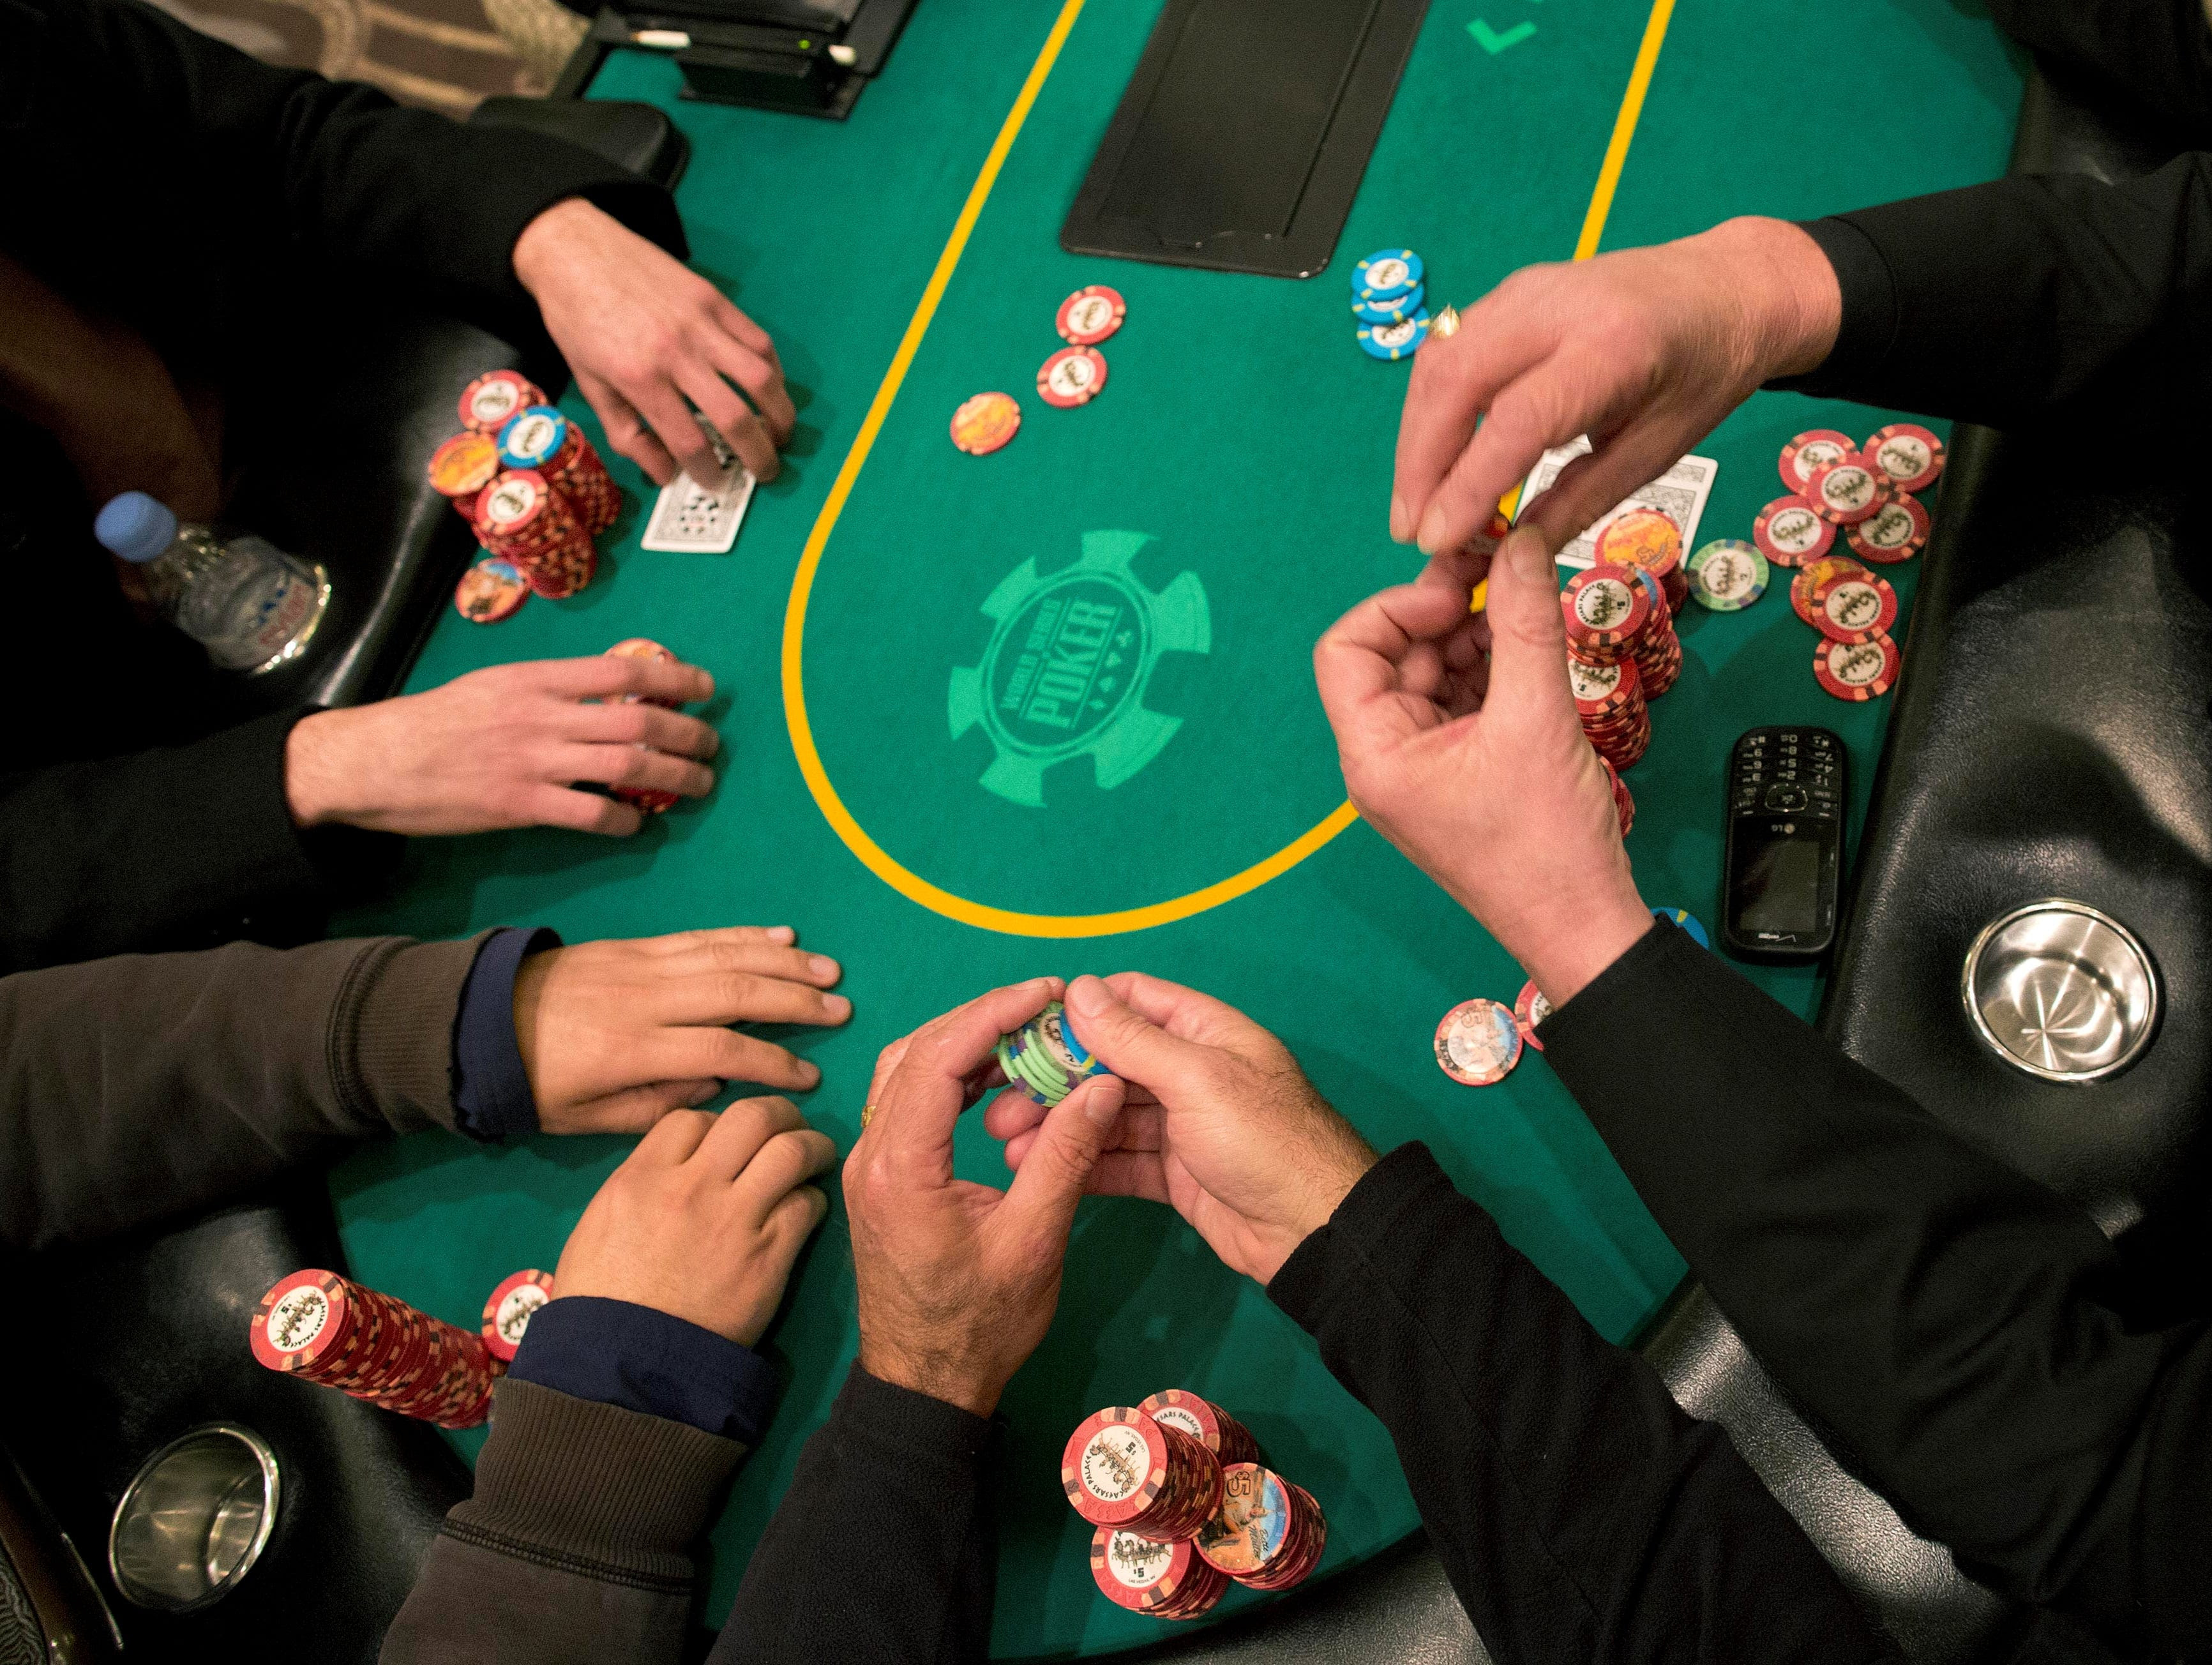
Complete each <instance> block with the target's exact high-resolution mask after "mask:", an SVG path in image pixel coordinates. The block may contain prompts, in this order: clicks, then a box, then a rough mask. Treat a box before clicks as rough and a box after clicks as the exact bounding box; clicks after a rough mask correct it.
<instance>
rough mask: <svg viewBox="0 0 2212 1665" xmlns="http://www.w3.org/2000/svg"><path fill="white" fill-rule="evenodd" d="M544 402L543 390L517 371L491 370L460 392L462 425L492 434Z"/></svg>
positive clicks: (479, 432) (472, 429) (473, 430)
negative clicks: (521, 413) (510, 420)
mask: <svg viewBox="0 0 2212 1665" xmlns="http://www.w3.org/2000/svg"><path fill="white" fill-rule="evenodd" d="M544 403H545V394H544V392H543V390H541V389H540V388H539V387H538V384H537V383H536V382H534V381H532V380H531V379H530V378H529V377H528V376H526V375H524V374H522V373H521V372H520V371H519V370H493V371H490V372H488V373H487V374H483V375H481V376H478V377H477V379H476V380H474V381H472V382H471V383H470V384H469V385H468V386H466V387H465V388H463V389H462V390H461V426H462V427H464V428H468V429H469V430H471V432H472V433H477V434H497V433H498V432H499V430H500V429H501V428H504V427H506V426H507V422H508V420H509V418H511V417H513V416H517V415H519V414H520V412H522V411H524V410H528V409H529V408H530V407H531V406H532V405H533V404H544Z"/></svg>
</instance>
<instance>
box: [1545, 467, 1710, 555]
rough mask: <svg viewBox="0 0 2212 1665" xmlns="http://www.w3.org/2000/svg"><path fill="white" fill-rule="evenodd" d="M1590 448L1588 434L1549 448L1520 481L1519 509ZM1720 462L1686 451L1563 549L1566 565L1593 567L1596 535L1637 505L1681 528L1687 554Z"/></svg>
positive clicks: (1693, 543) (1695, 544)
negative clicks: (1555, 447) (1660, 514)
mask: <svg viewBox="0 0 2212 1665" xmlns="http://www.w3.org/2000/svg"><path fill="white" fill-rule="evenodd" d="M1589 448H1590V442H1589V439H1588V438H1587V437H1584V438H1583V439H1579V440H1577V441H1575V442H1574V443H1573V444H1572V445H1563V446H1560V447H1558V448H1557V449H1555V450H1551V451H1547V452H1546V453H1544V454H1543V455H1542V456H1541V457H1540V458H1538V459H1536V466H1535V467H1534V468H1532V469H1530V470H1529V471H1528V479H1527V480H1526V481H1525V482H1524V483H1522V487H1521V502H1520V506H1519V511H1516V515H1517V513H1519V512H1525V511H1526V510H1527V508H1528V505H1529V504H1530V503H1531V502H1533V501H1534V500H1535V499H1536V497H1537V496H1538V495H1541V493H1543V492H1544V491H1547V490H1548V489H1550V487H1551V484H1552V482H1553V481H1554V480H1556V479H1558V478H1559V471H1560V470H1561V469H1563V468H1565V466H1566V465H1568V464H1569V463H1571V462H1572V461H1573V460H1574V459H1576V458H1577V457H1579V456H1581V455H1583V453H1585V452H1587V451H1589ZM1720 466H1721V465H1719V464H1718V463H1717V462H1715V461H1714V460H1713V459H1711V458H1710V457H1685V458H1683V459H1681V460H1680V461H1679V462H1677V463H1676V464H1675V465H1674V467H1672V468H1670V469H1668V471H1666V472H1665V473H1664V474H1662V475H1661V476H1660V477H1658V478H1657V479H1656V480H1654V481H1652V482H1651V483H1650V484H1648V485H1644V486H1639V487H1638V488H1637V489H1635V490H1634V491H1632V492H1630V493H1629V494H1628V495H1627V496H1626V497H1625V498H1623V499H1622V500H1621V501H1620V502H1618V503H1615V504H1614V505H1613V507H1611V508H1609V509H1607V511H1606V512H1605V513H1603V514H1601V515H1600V516H1598V518H1597V521H1596V524H1595V525H1594V526H1591V527H1590V529H1589V531H1588V532H1583V534H1582V536H1581V537H1579V538H1576V539H1575V540H1574V542H1572V543H1571V544H1568V545H1567V546H1566V548H1565V549H1563V550H1560V551H1559V564H1560V565H1561V566H1562V567H1589V566H1595V564H1596V562H1597V536H1598V534H1599V533H1600V532H1603V531H1604V530H1605V529H1606V528H1607V526H1611V525H1612V524H1613V522H1614V521H1615V520H1619V519H1620V516H1621V515H1622V514H1624V513H1626V512H1627V511H1628V510H1630V509H1632V508H1656V509H1657V510H1659V511H1660V512H1661V513H1662V514H1664V515H1666V517H1667V518H1668V520H1672V521H1673V522H1674V524H1675V525H1676V526H1680V528H1681V529H1682V555H1683V558H1684V559H1687V558H1688V557H1689V555H1690V552H1691V551H1692V550H1695V549H1696V548H1697V547H1698V522H1699V520H1703V519H1704V518H1705V500H1706V499H1707V498H1709V497H1711V495H1713V476H1715V475H1716V474H1717V473H1719V472H1720Z"/></svg>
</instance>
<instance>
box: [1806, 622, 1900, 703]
mask: <svg viewBox="0 0 2212 1665" xmlns="http://www.w3.org/2000/svg"><path fill="white" fill-rule="evenodd" d="M1904 665H1905V655H1904V654H1903V653H1900V652H1899V650H1898V646H1897V644H1896V643H1895V642H1894V641H1891V640H1890V639H1889V638H1888V637H1887V636H1874V637H1871V638H1869V640H1867V641H1828V640H1827V639H1826V637H1823V638H1822V639H1821V641H1820V646H1819V647H1817V648H1815V649H1814V653H1813V680H1814V681H1815V682H1817V683H1819V684H1820V689H1821V691H1822V692H1824V693H1828V694H1832V695H1834V696H1836V697H1837V698H1838V699H1839V700H1873V699H1879V698H1881V696H1883V695H1884V694H1887V693H1888V692H1889V690H1891V689H1893V688H1894V687H1895V686H1896V685H1897V673H1898V672H1899V671H1900V670H1902V669H1903V668H1904Z"/></svg>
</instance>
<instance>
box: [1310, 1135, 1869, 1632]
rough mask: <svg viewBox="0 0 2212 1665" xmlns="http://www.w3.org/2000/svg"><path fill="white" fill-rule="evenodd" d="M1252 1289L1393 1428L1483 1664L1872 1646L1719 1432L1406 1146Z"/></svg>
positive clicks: (1813, 1556)
mask: <svg viewBox="0 0 2212 1665" xmlns="http://www.w3.org/2000/svg"><path fill="white" fill-rule="evenodd" d="M1268 1293H1269V1294H1270V1295H1271V1296H1272V1297H1273V1298H1274V1299H1275V1300H1276V1301H1277V1302H1278V1303H1280V1304H1281V1305H1282V1306H1283V1307H1284V1308H1285V1310H1287V1311H1288V1312H1289V1313H1290V1314H1291V1316H1292V1317H1294V1318H1296V1319H1297V1321H1298V1322H1300V1323H1301V1324H1303V1325H1304V1326H1305V1327H1306V1328H1308V1329H1309V1330H1310V1331H1311V1332H1312V1333H1313V1334H1314V1335H1315V1337H1316V1340H1319V1342H1320V1343H1321V1347H1322V1357H1323V1358H1325V1359H1326V1360H1327V1361H1328V1365H1329V1367H1330V1369H1331V1370H1334V1372H1335V1374H1336V1376H1337V1377H1338V1379H1339V1380H1340V1381H1342V1382H1344V1383H1345V1385H1346V1387H1347V1388H1349V1389H1351V1390H1352V1392H1353V1393H1354V1394H1355V1395H1358V1398H1359V1399H1360V1400H1361V1401H1362V1402H1363V1403H1364V1404H1365V1405H1366V1406H1367V1407H1369V1408H1370V1410H1372V1411H1373V1412H1374V1413H1376V1416H1378V1417H1379V1418H1381V1419H1382V1420H1383V1424H1384V1425H1385V1426H1386V1427H1388V1428H1389V1430H1390V1433H1391V1437H1392V1439H1393V1441H1394V1442H1395V1444H1396V1446H1397V1449H1398V1455H1399V1458H1400V1461H1401V1463H1402V1465H1403V1466H1404V1468H1405V1472H1406V1475H1407V1480H1408V1482H1409V1484H1410V1485H1411V1486H1412V1488H1413V1496H1414V1500H1415V1502H1416V1503H1417V1504H1419V1507H1420V1510H1421V1518H1422V1521H1423V1522H1424V1524H1425V1526H1426V1527H1427V1528H1428V1532H1429V1535H1430V1539H1431V1541H1432V1542H1433V1543H1434V1544H1435V1546H1436V1547H1437V1553H1438V1554H1439V1555H1440V1556H1442V1557H1443V1562H1444V1565H1445V1570H1446V1571H1447V1573H1448V1574H1449V1577H1450V1578H1451V1581H1452V1586H1453V1588H1454V1589H1455V1590H1456V1591H1457V1592H1458V1593H1459V1596H1460V1600H1461V1601H1462V1604H1463V1605H1464V1606H1465V1607H1466V1608H1467V1610H1468V1616H1469V1617H1470V1618H1471V1619H1473V1620H1474V1626H1475V1629H1476V1630H1477V1632H1480V1635H1481V1637H1482V1639H1483V1642H1484V1644H1485V1645H1486V1647H1487V1648H1488V1649H1489V1650H1490V1652H1491V1655H1492V1657H1494V1658H1496V1659H1497V1660H1498V1661H1499V1662H1500V1665H1533V1662H1540V1661H1541V1662H1549V1661H1559V1662H1567V1661H1576V1662H1580V1661H1587V1660H1591V1659H1604V1660H1607V1661H1612V1662H1622V1665H1629V1662H1639V1661H1658V1660H1673V1659H1680V1660H1686V1661H1687V1660H1700V1661H1702V1660H1707V1659H1730V1660H1741V1661H1747V1662H1748V1661H1757V1660H1766V1659H1773V1660H1780V1659H1791V1660H1825V1661H1838V1662H1841V1661H1856V1662H1863V1661H1869V1660H1875V1659H1880V1658H1883V1657H1885V1653H1884V1650H1883V1647H1882V1645H1881V1644H1880V1643H1879V1642H1878V1641H1877V1639H1876V1638H1875V1635H1874V1634H1873V1632H1871V1631H1870V1629H1869V1627H1868V1626H1867V1625H1866V1623H1865V1621H1864V1620H1863V1619H1862V1618H1861V1616H1860V1614H1859V1613H1858V1612H1857V1609H1856V1608H1855V1607H1853V1606H1852V1604H1851V1602H1850V1598H1849V1597H1848V1596H1847V1595H1845V1593H1844V1589H1843V1588H1842V1586H1841V1585H1840V1584H1839V1583H1838V1581H1837V1580H1836V1577H1835V1576H1834V1574H1833V1573H1832V1571H1830V1570H1829V1569H1828V1567H1827V1566H1826V1564H1825V1563H1824V1562H1822V1561H1821V1559H1820V1556H1819V1554H1818V1553H1817V1552H1816V1551H1815V1550H1814V1548H1813V1547H1812V1545H1811V1544H1810V1543H1809V1542H1808V1540H1806V1538H1805V1536H1804V1534H1802V1532H1801V1531H1800V1530H1799V1529H1798V1528H1797V1526H1796V1522H1793V1521H1792V1520H1791V1519H1790V1516H1788V1515H1787V1514H1786V1513H1785V1512H1784V1510H1783V1509H1782V1508H1781V1506H1780V1505H1779V1504H1777V1503H1776V1502H1775V1501H1774V1500H1773V1499H1772V1498H1770V1497H1769V1496H1768V1495H1767V1494H1766V1492H1765V1491H1764V1490H1763V1489H1762V1488H1761V1487H1760V1486H1759V1481H1758V1480H1757V1479H1756V1477H1754V1476H1753V1474H1752V1473H1751V1471H1750V1469H1749V1468H1747V1466H1746V1465H1745V1464H1744V1462H1743V1461H1742V1460H1741V1458H1740V1457H1739V1456H1738V1455H1736V1453H1735V1449H1733V1448H1732V1447H1731V1446H1730V1445H1729V1443H1728V1440H1727V1438H1726V1437H1725V1436H1724V1435H1723V1433H1722V1432H1721V1431H1719V1430H1718V1429H1717V1428H1715V1427H1712V1426H1711V1425H1706V1424H1701V1423H1696V1422H1692V1420H1691V1419H1689V1418H1688V1417H1686V1416H1685V1415H1684V1414H1683V1413H1681V1411H1680V1410H1679V1409H1678V1408H1677V1407H1675V1406H1674V1402H1673V1401H1671V1400H1670V1399H1669V1398H1668V1395H1667V1392H1666V1389H1665V1388H1664V1386H1663V1385H1662V1383H1661V1382H1659V1380H1658V1378H1657V1377H1656V1376H1655V1375H1654V1374H1653V1373H1652V1371H1651V1370H1650V1368H1649V1367H1648V1366H1647V1365H1645V1364H1644V1363H1643V1362H1642V1361H1641V1360H1640V1359H1638V1358H1635V1357H1634V1356H1633V1355H1632V1354H1630V1353H1627V1352H1623V1351H1621V1350H1620V1349H1619V1348H1615V1347H1613V1346H1608V1345H1607V1343H1606V1342H1605V1341H1604V1340H1601V1338H1600V1337H1599V1336H1598V1335H1597V1334H1596V1333H1595V1331H1593V1330H1592V1329H1591V1328H1589V1325H1588V1324H1587V1323H1586V1322H1584V1321H1583V1318H1582V1317H1581V1316H1580V1315H1579V1314H1577V1312H1576V1311H1575V1310H1574V1308H1573V1306H1572V1304H1571V1303H1569V1302H1568V1301H1567V1299H1566V1298H1565V1297H1564V1296H1563V1295H1561V1294H1560V1293H1559V1291H1558V1290H1557V1289H1555V1288H1553V1286H1552V1285H1551V1284H1549V1283H1548V1282H1547V1281H1546V1280H1545V1279H1544V1278H1543V1277H1542V1276H1541V1274H1540V1273H1537V1271H1536V1270H1535V1268H1534V1267H1532V1266H1530V1265H1529V1264H1528V1262H1527V1261H1525V1260H1523V1259H1522V1257H1521V1256H1520V1255H1518V1254H1516V1252H1515V1251H1514V1250H1513V1249H1511V1248H1510V1246H1508V1245H1507V1244H1506V1243H1505V1242H1504V1239H1503V1238H1501V1237H1499V1236H1498V1230H1497V1227H1496V1226H1495V1224H1492V1221H1491V1219H1490V1218H1489V1217H1488V1216H1487V1215H1486V1214H1485V1213H1484V1212H1482V1211H1481V1210H1480V1208H1478V1207H1477V1206H1475V1205H1474V1204H1473V1203H1472V1202H1469V1201H1468V1200H1467V1199H1466V1198H1464V1197H1462V1196H1461V1195H1460V1194H1458V1193H1457V1192H1456V1191H1455V1190H1454V1189H1453V1188H1452V1186H1451V1184H1450V1182H1449V1180H1448V1179H1447V1178H1446V1177H1445V1176H1444V1175H1443V1171H1442V1170H1440V1169H1438V1168H1437V1165H1436V1164H1435V1163H1434V1161H1433V1160H1432V1159H1431V1158H1430V1157H1429V1155H1428V1153H1427V1152H1426V1151H1425V1150H1423V1149H1422V1148H1421V1147H1419V1146H1418V1145H1412V1146H1407V1147H1405V1148H1403V1149H1401V1150H1399V1151H1397V1152H1394V1153H1393V1154H1392V1155H1390V1156H1389V1157H1387V1158H1384V1159H1383V1162H1382V1163H1381V1164H1378V1165H1377V1166H1376V1168H1375V1169H1373V1170H1371V1171H1370V1173H1369V1174H1368V1176H1367V1177H1366V1178H1364V1180H1362V1181H1361V1182H1360V1183H1359V1184H1358V1186H1356V1187H1355V1188H1353V1189H1352V1193H1351V1194H1350V1195H1349V1196H1347V1197H1346V1200H1345V1201H1344V1203H1343V1205H1342V1206H1340V1208H1339V1209H1338V1210H1337V1212H1336V1214H1335V1216H1334V1218H1332V1219H1331V1221H1330V1223H1329V1224H1328V1225H1327V1226H1325V1227H1323V1228H1322V1230H1321V1231H1317V1232H1316V1233H1315V1234H1314V1235H1313V1236H1312V1237H1309V1238H1308V1239H1307V1240H1306V1242H1305V1243H1304V1244H1302V1245H1301V1246H1300V1247H1299V1249H1298V1250H1297V1253H1296V1254H1295V1255H1292V1256H1291V1259H1290V1261H1286V1262H1285V1265H1284V1267H1283V1269H1282V1271H1281V1272H1279V1273H1278V1274H1277V1275H1276V1277H1275V1279H1274V1281H1273V1283H1272V1284H1271V1285H1269V1286H1268Z"/></svg>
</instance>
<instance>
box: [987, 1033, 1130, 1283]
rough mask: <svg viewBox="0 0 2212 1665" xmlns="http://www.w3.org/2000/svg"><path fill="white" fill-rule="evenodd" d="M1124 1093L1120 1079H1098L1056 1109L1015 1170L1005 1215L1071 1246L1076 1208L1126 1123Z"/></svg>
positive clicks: (1039, 1130)
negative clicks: (1069, 1238) (1121, 1124)
mask: <svg viewBox="0 0 2212 1665" xmlns="http://www.w3.org/2000/svg"><path fill="white" fill-rule="evenodd" d="M1122 1093H1123V1088H1122V1085H1121V1081H1120V1079H1118V1078H1117V1077H1115V1076H1111V1075H1094V1076H1092V1077H1091V1079H1088V1080H1086V1081H1085V1082H1083V1083H1082V1084H1081V1085H1079V1086H1078V1087H1077V1088H1076V1090H1075V1091H1073V1092H1072V1093H1070V1094H1068V1096H1067V1097H1065V1098H1063V1099H1061V1100H1060V1103H1057V1104H1055V1105H1054V1106H1053V1107H1052V1109H1050V1110H1049V1111H1048V1112H1047V1113H1046V1115H1045V1119H1044V1125H1043V1126H1042V1127H1040V1128H1038V1129H1037V1135H1036V1143H1035V1144H1034V1145H1030V1152H1029V1154H1028V1155H1027V1156H1025V1157H1024V1158H1022V1165H1021V1166H1020V1167H1019V1168H1018V1169H1017V1170H1015V1173H1014V1182H1013V1183H1012V1185H1010V1186H1008V1187H1007V1188H1006V1201H1005V1202H1003V1203H1001V1204H1000V1212H1002V1213H1005V1214H1007V1215H1010V1216H1012V1218H1013V1219H1014V1220H1016V1221H1017V1222H1018V1223H1019V1224H1022V1225H1023V1226H1024V1227H1026V1228H1027V1229H1028V1230H1029V1231H1034V1232H1036V1234H1037V1235H1038V1236H1040V1237H1048V1238H1049V1240H1050V1241H1052V1242H1054V1243H1065V1242H1066V1240H1067V1233H1068V1228H1069V1227H1070V1226H1072V1225H1073V1224H1074V1223H1075V1205H1076V1204H1077V1203H1078V1202H1079V1201H1080V1200H1082V1197H1083V1193H1084V1191H1085V1188H1087V1187H1088V1186H1089V1185H1090V1183H1091V1170H1094V1169H1095V1168H1097V1166H1098V1158H1099V1157H1100V1156H1101V1155H1102V1154H1103V1152H1104V1151H1105V1149H1106V1145H1107V1141H1108V1140H1109V1139H1112V1138H1113V1137H1114V1133H1115V1127H1116V1125H1117V1124H1118V1123H1119V1122H1120V1121H1121V1098H1122Z"/></svg>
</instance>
